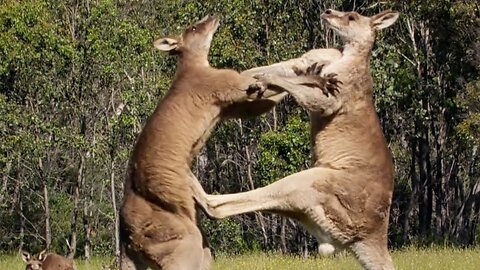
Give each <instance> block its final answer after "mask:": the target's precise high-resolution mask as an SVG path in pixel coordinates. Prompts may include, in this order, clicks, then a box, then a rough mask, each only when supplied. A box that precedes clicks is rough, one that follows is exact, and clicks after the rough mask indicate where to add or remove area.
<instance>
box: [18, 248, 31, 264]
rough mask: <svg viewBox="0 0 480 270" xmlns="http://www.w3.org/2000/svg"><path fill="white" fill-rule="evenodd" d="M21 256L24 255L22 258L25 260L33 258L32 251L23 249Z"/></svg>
mask: <svg viewBox="0 0 480 270" xmlns="http://www.w3.org/2000/svg"><path fill="white" fill-rule="evenodd" d="M20 257H22V260H23V261H24V262H28V261H30V259H31V258H32V255H30V253H28V252H26V251H24V250H22V251H20Z"/></svg>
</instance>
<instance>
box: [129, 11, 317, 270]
mask: <svg viewBox="0 0 480 270" xmlns="http://www.w3.org/2000/svg"><path fill="white" fill-rule="evenodd" d="M218 26H219V20H218V19H217V17H215V16H206V17H205V18H203V19H202V20H200V21H198V22H197V23H195V24H194V25H192V26H190V27H188V28H187V29H186V30H185V31H184V32H183V33H182V34H181V35H180V36H179V37H177V38H161V39H158V40H157V41H155V42H154V46H155V47H156V48H157V49H159V50H161V51H164V52H169V53H170V54H174V55H177V56H178V62H177V70H176V74H175V78H174V80H173V83H172V86H171V87H170V89H169V91H168V93H167V94H166V96H165V97H164V98H163V99H162V100H161V101H160V102H159V103H158V105H157V108H156V109H155V111H154V113H153V114H152V115H151V116H150V118H149V119H148V121H147V123H146V124H145V127H144V128H143V130H142V132H141V133H140V135H139V137H138V139H137V142H136V144H135V147H134V150H133V153H132V155H131V158H130V162H129V167H128V172H127V177H126V184H125V191H124V199H123V204H122V206H121V209H120V241H121V256H120V257H121V258H120V260H121V269H146V268H147V267H151V268H153V269H162V270H168V269H174V270H182V269H185V270H192V269H209V268H210V261H211V254H210V250H209V248H208V247H207V245H206V241H205V240H204V239H202V234H201V231H200V229H199V228H198V227H197V220H196V215H195V214H196V209H195V200H194V195H195V194H194V191H195V190H199V189H200V190H202V191H203V189H201V185H200V183H199V182H198V179H197V178H196V177H195V176H194V175H193V173H192V172H191V169H190V166H191V163H192V160H193V158H194V157H195V156H196V155H197V154H198V152H199V151H200V149H201V148H202V146H203V145H204V144H205V142H206V140H207V139H208V137H209V135H210V133H211V131H212V130H213V128H214V127H215V125H216V124H217V123H218V122H219V121H220V120H222V119H226V118H232V117H241V118H245V117H253V116H258V115H260V114H262V113H264V112H267V111H268V110H270V109H271V108H273V106H275V104H277V103H278V102H279V101H280V100H281V99H282V98H283V97H284V96H286V93H283V92H281V91H277V90H276V91H271V90H268V89H267V90H266V91H265V93H262V95H261V96H260V95H258V94H256V93H255V92H254V91H253V92H252V91H251V90H252V88H251V87H249V86H251V85H253V86H255V85H256V84H258V83H257V80H256V79H254V78H253V77H252V76H250V75H244V74H240V73H238V72H236V71H234V70H229V69H216V68H213V67H211V66H210V65H209V62H208V52H209V49H210V44H211V41H212V38H213V35H214V33H215V32H216V30H217V28H218ZM317 81H318V82H319V84H321V83H322V82H323V81H322V80H317ZM314 83H315V82H314ZM320 86H321V85H320ZM249 90H250V91H249Z"/></svg>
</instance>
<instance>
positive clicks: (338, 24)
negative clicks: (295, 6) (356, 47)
mask: <svg viewBox="0 0 480 270" xmlns="http://www.w3.org/2000/svg"><path fill="white" fill-rule="evenodd" d="M398 16H399V13H398V12H393V11H391V10H386V11H383V12H380V13H378V14H376V15H374V16H372V17H366V16H362V15H360V14H358V13H357V12H353V11H352V12H341V11H337V10H333V9H327V10H326V11H325V12H324V13H323V14H322V16H321V18H322V20H323V21H324V22H325V24H326V25H327V27H328V28H330V29H332V30H333V31H335V32H336V33H337V34H338V35H339V36H340V37H341V38H342V40H343V41H344V42H345V43H348V42H357V43H372V44H373V42H374V40H375V32H376V31H377V30H380V29H383V28H386V27H389V26H390V25H392V24H393V23H394V22H395V21H396V20H397V19H398Z"/></svg>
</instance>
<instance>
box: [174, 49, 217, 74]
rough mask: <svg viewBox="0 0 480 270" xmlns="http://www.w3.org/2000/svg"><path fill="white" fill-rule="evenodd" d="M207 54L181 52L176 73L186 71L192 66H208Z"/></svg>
mask: <svg viewBox="0 0 480 270" xmlns="http://www.w3.org/2000/svg"><path fill="white" fill-rule="evenodd" d="M209 67H210V63H208V54H205V53H201V52H191V51H185V52H182V53H181V55H180V58H179V59H178V63H177V73H182V72H186V70H188V69H192V68H209Z"/></svg>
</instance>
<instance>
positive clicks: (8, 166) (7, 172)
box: [0, 160, 12, 205]
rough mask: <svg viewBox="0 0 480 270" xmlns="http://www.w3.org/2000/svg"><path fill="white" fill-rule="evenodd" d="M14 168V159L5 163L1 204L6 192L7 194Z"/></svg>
mask: <svg viewBox="0 0 480 270" xmlns="http://www.w3.org/2000/svg"><path fill="white" fill-rule="evenodd" d="M11 169H12V161H11V160H9V161H7V164H6V165H5V171H4V172H3V176H2V188H1V189H0V205H1V204H2V203H3V199H4V198H5V194H7V186H8V178H9V177H10V170H11Z"/></svg>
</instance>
